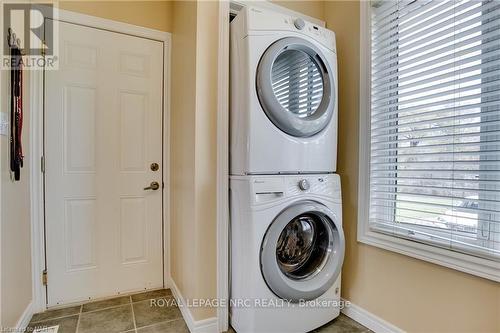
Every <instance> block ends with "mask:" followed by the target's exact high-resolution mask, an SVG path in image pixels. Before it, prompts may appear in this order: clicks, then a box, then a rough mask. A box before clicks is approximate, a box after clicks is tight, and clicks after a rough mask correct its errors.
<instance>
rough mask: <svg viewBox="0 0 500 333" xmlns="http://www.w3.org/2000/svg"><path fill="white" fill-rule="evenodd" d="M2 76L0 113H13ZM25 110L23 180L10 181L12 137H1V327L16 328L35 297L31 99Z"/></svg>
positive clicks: (1, 73) (6, 79)
mask: <svg viewBox="0 0 500 333" xmlns="http://www.w3.org/2000/svg"><path fill="white" fill-rule="evenodd" d="M25 75H26V76H25V93H26V95H27V96H29V95H28V93H29V92H28V91H27V89H28V84H27V82H28V77H27V75H28V73H26V74H25ZM0 76H1V78H0V80H1V84H0V86H1V92H0V103H1V104H0V112H7V113H9V112H10V104H9V103H10V102H9V77H10V76H9V72H8V71H0ZM25 101H27V99H26V100H25ZM24 111H25V112H24V129H23V148H24V155H25V156H26V158H25V165H24V168H23V169H21V170H22V172H21V181H20V182H12V181H11V180H10V173H9V137H8V136H0V154H1V156H0V184H1V185H0V192H1V195H0V275H1V277H0V281H1V285H0V290H1V291H0V319H1V320H0V327H15V325H16V323H17V322H18V320H19V318H20V317H21V314H22V313H23V312H24V311H25V309H26V307H27V306H28V305H29V303H30V302H31V299H32V295H31V235H30V200H29V173H30V171H29V170H30V165H29V164H28V156H29V127H30V122H29V109H28V103H27V102H26V103H25V108H24Z"/></svg>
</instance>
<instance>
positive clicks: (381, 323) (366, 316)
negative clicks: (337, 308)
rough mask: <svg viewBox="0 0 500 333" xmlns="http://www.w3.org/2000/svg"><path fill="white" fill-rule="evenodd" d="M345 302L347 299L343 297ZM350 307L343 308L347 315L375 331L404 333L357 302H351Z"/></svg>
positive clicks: (377, 332)
mask: <svg viewBox="0 0 500 333" xmlns="http://www.w3.org/2000/svg"><path fill="white" fill-rule="evenodd" d="M343 301H344V302H346V300H344V299H343ZM349 304H350V305H349V306H348V307H344V308H343V309H342V311H341V312H342V313H343V314H345V315H346V316H347V317H349V318H351V319H353V320H355V321H357V322H358V323H360V324H361V325H363V326H366V327H368V328H369V329H371V330H372V331H373V332H375V333H404V332H405V331H403V330H402V329H400V328H399V327H397V326H394V325H393V324H391V323H389V322H387V321H385V320H383V319H382V318H380V317H378V316H376V315H374V314H373V313H371V312H368V311H366V310H365V309H363V308H361V307H360V306H358V305H356V304H352V303H349Z"/></svg>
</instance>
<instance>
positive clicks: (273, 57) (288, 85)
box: [256, 37, 336, 137]
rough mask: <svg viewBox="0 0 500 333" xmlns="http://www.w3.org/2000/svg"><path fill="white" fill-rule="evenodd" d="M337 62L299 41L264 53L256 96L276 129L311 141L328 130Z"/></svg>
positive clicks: (285, 41) (287, 41)
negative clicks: (333, 65) (314, 136)
mask: <svg viewBox="0 0 500 333" xmlns="http://www.w3.org/2000/svg"><path fill="white" fill-rule="evenodd" d="M331 54H333V53H331ZM335 61H336V58H335V56H334V55H331V56H330V57H329V58H328V59H327V58H326V57H325V56H324V54H323V52H322V51H321V50H320V49H319V48H318V47H317V46H315V45H314V44H312V43H311V42H309V41H307V40H304V39H302V38H297V37H288V38H283V39H280V40H278V41H276V42H275V43H273V44H272V45H271V46H270V47H269V48H268V49H267V50H266V51H265V52H264V54H263V55H262V57H261V59H260V62H259V65H258V68H257V77H256V88H257V95H258V98H259V102H260V104H261V106H262V109H263V110H264V112H265V114H266V115H267V117H268V118H269V119H270V120H271V122H272V123H273V124H274V125H275V126H276V127H278V128H279V129H280V130H281V131H283V132H285V133H287V134H289V135H292V136H295V137H310V136H313V135H315V134H317V133H319V132H321V131H322V130H323V129H324V128H325V127H326V126H328V124H329V123H330V121H331V119H332V115H333V113H334V109H335V105H336V101H335V98H336V90H335V86H334V75H333V72H332V70H331V68H330V65H331V64H333V63H334V62H335Z"/></svg>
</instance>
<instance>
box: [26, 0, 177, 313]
mask: <svg viewBox="0 0 500 333" xmlns="http://www.w3.org/2000/svg"><path fill="white" fill-rule="evenodd" d="M48 12H51V11H48ZM46 18H50V19H54V20H58V21H63V22H67V23H73V24H78V25H82V26H87V27H90V28H96V29H101V30H106V31H110V32H117V33H122V34H126V35H130V36H134V37H141V38H147V39H151V40H154V41H158V42H161V43H163V96H162V97H163V110H162V114H163V124H162V133H163V142H162V151H163V161H162V163H163V174H162V176H163V182H164V188H163V203H162V206H163V209H162V210H163V214H162V215H163V244H162V247H163V287H164V288H168V287H170V286H169V285H168V283H169V282H170V281H169V280H170V241H169V240H170V213H169V212H170V163H169V161H170V54H171V45H172V38H171V33H169V32H164V31H159V30H154V29H149V28H145V27H140V26H135V25H132V24H128V23H122V22H117V21H113V20H109V19H104V18H99V17H95V16H90V15H85V14H80V13H75V12H71V11H67V10H62V9H59V10H56V11H55V12H54V13H53V14H51V16H47V17H46ZM29 75H30V80H29V91H30V94H29V95H30V100H29V113H30V127H31V128H30V132H31V135H30V148H31V150H30V153H29V165H31V170H30V177H31V182H30V197H31V198H30V199H31V200H30V202H31V207H30V208H31V258H32V263H31V267H32V269H31V270H32V282H33V286H32V293H33V303H32V304H33V308H32V311H33V312H34V313H36V312H41V311H44V310H46V309H47V289H46V287H45V286H44V285H43V283H42V274H43V271H44V270H45V269H46V253H45V252H46V251H45V204H44V201H45V193H44V173H43V172H42V156H43V153H44V107H45V105H44V71H41V70H35V71H31V72H30V73H29ZM49 283H50V272H49Z"/></svg>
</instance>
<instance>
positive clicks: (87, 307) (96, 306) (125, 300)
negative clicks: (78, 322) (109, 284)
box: [82, 296, 130, 312]
mask: <svg viewBox="0 0 500 333" xmlns="http://www.w3.org/2000/svg"><path fill="white" fill-rule="evenodd" d="M129 303H130V296H123V297H116V298H111V299H105V300H102V301H97V302H91V303H86V304H84V305H83V310H82V311H83V312H88V311H95V310H100V309H105V308H110V307H113V306H119V305H125V304H129Z"/></svg>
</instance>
